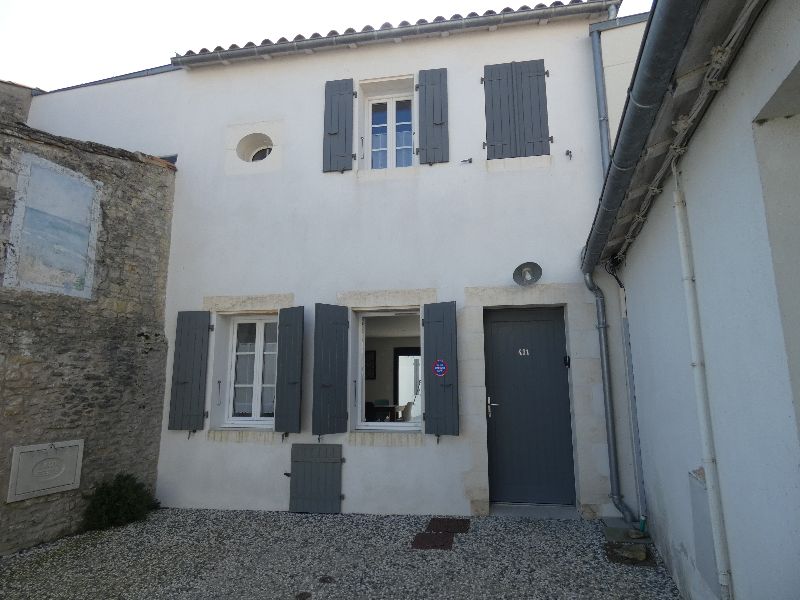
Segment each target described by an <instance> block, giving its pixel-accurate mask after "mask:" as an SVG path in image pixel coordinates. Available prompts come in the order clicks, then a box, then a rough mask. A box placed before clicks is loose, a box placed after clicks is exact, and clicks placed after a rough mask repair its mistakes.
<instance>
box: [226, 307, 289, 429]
mask: <svg viewBox="0 0 800 600" xmlns="http://www.w3.org/2000/svg"><path fill="white" fill-rule="evenodd" d="M232 326H233V331H232V335H231V339H232V348H231V365H230V369H231V377H230V381H231V390H230V392H231V393H230V395H229V396H230V403H229V407H228V414H227V417H228V420H229V421H230V422H233V423H236V422H239V423H252V422H263V423H264V424H265V425H267V424H269V423H271V422H272V421H273V418H274V416H275V380H276V376H277V369H278V318H277V316H274V317H265V318H258V319H253V318H244V317H243V318H239V319H235V320H234V321H233V323H232Z"/></svg>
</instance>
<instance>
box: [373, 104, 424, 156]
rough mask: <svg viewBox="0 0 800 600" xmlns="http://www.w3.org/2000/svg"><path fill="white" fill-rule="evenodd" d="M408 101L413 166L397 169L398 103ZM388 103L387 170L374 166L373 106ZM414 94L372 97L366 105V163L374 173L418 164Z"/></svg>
mask: <svg viewBox="0 0 800 600" xmlns="http://www.w3.org/2000/svg"><path fill="white" fill-rule="evenodd" d="M403 100H408V101H410V102H411V164H410V165H409V166H408V167H397V166H396V162H397V145H396V141H397V102H401V101H403ZM382 103H386V169H377V168H374V167H373V166H372V106H373V104H382ZM415 104H416V101H415V100H414V94H413V93H403V94H387V95H381V96H374V97H370V98H369V99H368V100H367V103H366V105H367V106H366V115H365V120H364V123H365V125H366V131H365V137H366V138H367V143H366V155H365V157H364V158H365V163H366V167H367V169H371V170H374V171H386V170H387V169H398V168H400V169H408V168H410V167H414V166H416V164H417V155H416V153H415V150H414V140H415V138H416V134H417V123H416V119H415V111H414V106H415Z"/></svg>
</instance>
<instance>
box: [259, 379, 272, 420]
mask: <svg viewBox="0 0 800 600" xmlns="http://www.w3.org/2000/svg"><path fill="white" fill-rule="evenodd" d="M261 416H262V417H274V416H275V388H274V387H273V386H271V385H265V386H262V388H261Z"/></svg>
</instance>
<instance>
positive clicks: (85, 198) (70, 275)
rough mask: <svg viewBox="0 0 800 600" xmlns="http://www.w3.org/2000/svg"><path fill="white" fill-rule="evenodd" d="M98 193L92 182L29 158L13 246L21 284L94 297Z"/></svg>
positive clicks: (43, 289) (18, 280)
mask: <svg viewBox="0 0 800 600" xmlns="http://www.w3.org/2000/svg"><path fill="white" fill-rule="evenodd" d="M95 194H96V188H95V186H94V184H93V183H92V182H91V181H89V180H87V179H85V178H83V177H82V176H80V175H78V174H77V173H73V172H71V171H68V170H66V169H64V168H63V167H60V166H58V165H55V164H53V163H48V162H47V161H44V160H42V159H38V158H36V157H31V162H30V175H29V178H28V182H27V188H26V189H25V191H24V197H23V198H22V201H23V203H24V213H23V214H24V216H23V217H22V223H21V226H18V232H17V233H18V236H17V237H18V239H17V243H16V244H15V247H16V250H17V252H16V254H17V265H16V283H17V285H20V286H22V287H27V288H31V289H37V290H40V291H58V292H60V293H64V294H68V295H74V296H85V297H88V296H90V295H91V283H92V281H91V280H92V271H93V268H94V256H93V254H94V252H93V250H94V248H93V246H94V237H95V235H94V234H95V232H94V231H93V225H94V219H93V215H94V212H95ZM18 200H19V199H18ZM17 207H18V208H19V203H18V205H17ZM15 213H16V211H15ZM15 216H17V215H16V214H15Z"/></svg>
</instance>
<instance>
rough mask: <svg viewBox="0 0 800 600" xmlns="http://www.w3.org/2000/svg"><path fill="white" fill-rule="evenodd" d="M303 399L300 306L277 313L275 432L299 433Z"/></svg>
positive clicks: (283, 309) (301, 312) (301, 318)
mask: <svg viewBox="0 0 800 600" xmlns="http://www.w3.org/2000/svg"><path fill="white" fill-rule="evenodd" d="M302 399H303V307H302V306H294V307H292V308H282V309H281V311H280V313H279V314H278V374H277V379H276V385H275V431H283V432H287V433H300V404H301V402H302Z"/></svg>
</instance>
